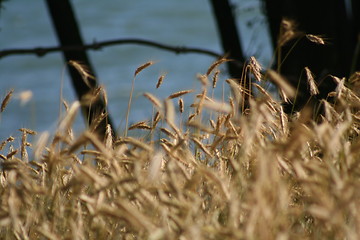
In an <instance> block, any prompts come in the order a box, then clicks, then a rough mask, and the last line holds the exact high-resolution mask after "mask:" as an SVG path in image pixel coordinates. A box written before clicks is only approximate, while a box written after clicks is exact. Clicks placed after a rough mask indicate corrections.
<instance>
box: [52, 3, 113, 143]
mask: <svg viewBox="0 0 360 240" xmlns="http://www.w3.org/2000/svg"><path fill="white" fill-rule="evenodd" d="M46 3H47V7H48V10H49V13H50V15H51V19H52V22H53V25H54V27H55V30H56V34H57V37H58V40H59V42H60V45H61V47H67V46H82V45H83V41H82V38H81V35H80V30H79V27H78V24H77V21H76V18H75V15H74V12H73V9H72V6H71V4H70V1H69V0H46ZM63 55H64V58H65V60H66V62H67V63H69V61H76V62H79V63H81V64H83V65H85V66H86V67H87V70H88V72H89V74H91V75H92V76H95V72H94V70H93V67H92V65H91V63H90V60H89V58H88V56H87V54H86V51H85V50H73V51H63ZM67 69H68V71H69V73H70V77H71V80H72V84H73V86H74V89H75V92H76V94H77V97H78V99H79V101H80V103H81V105H82V110H83V114H84V116H85V118H86V120H87V123H88V124H89V126H91V125H92V124H94V120H95V119H97V118H98V117H99V116H100V115H101V114H105V115H106V116H105V118H103V119H102V120H101V121H100V123H98V126H97V127H96V129H95V132H96V133H97V134H98V136H99V137H100V138H101V139H104V137H105V131H106V125H107V124H110V125H111V126H113V125H112V123H111V121H110V118H109V116H108V115H107V110H106V106H105V103H104V101H103V100H102V99H101V97H99V98H97V100H95V101H94V102H92V103H91V104H86V103H85V104H84V102H85V101H84V99H85V97H87V96H88V95H89V94H92V92H93V91H94V89H95V88H96V87H97V82H96V80H95V78H87V81H86V82H85V81H84V79H83V78H82V75H81V74H80V73H79V71H77V70H76V69H75V68H73V67H71V66H70V65H69V64H67ZM112 129H114V128H113V127H112ZM113 132H114V131H113Z"/></svg>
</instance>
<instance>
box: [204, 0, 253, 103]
mask: <svg viewBox="0 0 360 240" xmlns="http://www.w3.org/2000/svg"><path fill="white" fill-rule="evenodd" d="M210 2H211V5H212V10H213V13H214V15H215V19H216V23H217V27H218V31H219V34H220V37H221V44H222V48H223V50H224V52H225V53H226V54H228V56H227V58H229V59H233V60H235V61H230V62H227V66H228V70H229V74H230V76H231V77H232V78H236V79H239V80H240V79H241V78H242V72H243V69H242V68H243V64H244V63H245V57H244V54H243V50H242V47H241V41H240V37H239V32H238V29H237V27H236V22H235V17H234V14H233V9H232V6H231V5H230V3H229V1H228V0H210ZM241 84H242V87H243V89H245V90H246V92H247V93H248V94H245V95H244V106H245V108H248V107H249V101H248V100H249V94H251V93H250V90H249V89H250V86H249V82H248V81H243V82H241Z"/></svg>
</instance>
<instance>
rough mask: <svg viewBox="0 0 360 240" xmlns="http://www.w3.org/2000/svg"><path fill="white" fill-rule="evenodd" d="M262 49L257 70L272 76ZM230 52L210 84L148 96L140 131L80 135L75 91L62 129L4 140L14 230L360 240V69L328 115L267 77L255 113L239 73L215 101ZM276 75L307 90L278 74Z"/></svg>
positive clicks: (14, 233) (10, 229) (1, 200)
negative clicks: (272, 88)
mask: <svg viewBox="0 0 360 240" xmlns="http://www.w3.org/2000/svg"><path fill="white" fill-rule="evenodd" d="M252 60H253V61H250V65H249V66H247V68H246V69H247V71H250V72H252V74H253V75H254V76H255V77H256V78H257V79H258V80H261V81H264V79H265V76H263V75H262V74H261V73H260V69H259V66H257V64H256V60H255V59H252ZM223 62H224V61H217V62H215V63H214V64H213V65H212V66H210V67H209V69H208V71H207V73H205V74H203V75H199V80H201V82H202V88H201V89H193V90H187V89H185V90H184V89H179V92H177V93H172V94H170V93H169V97H168V98H167V99H158V98H157V97H156V96H154V95H153V94H150V93H146V94H144V95H145V96H144V97H146V98H148V99H149V107H153V108H154V116H149V120H148V121H144V122H139V123H136V124H133V125H131V126H130V127H129V133H131V131H137V132H138V133H137V134H136V136H137V137H129V136H128V134H127V133H126V134H125V136H124V137H119V138H118V139H115V141H113V140H112V136H111V132H110V131H108V134H107V138H106V140H105V141H104V142H101V141H99V139H98V138H97V136H95V135H94V134H93V133H92V132H91V129H89V130H88V131H86V132H83V133H80V134H78V133H75V132H74V131H73V130H72V121H73V119H74V116H75V115H76V114H79V113H77V112H78V110H79V108H80V105H81V103H79V102H75V103H73V104H71V105H70V106H68V107H67V113H66V116H64V118H63V119H61V120H60V123H59V127H58V129H57V131H56V132H52V133H49V132H44V133H35V132H34V131H32V130H30V129H20V132H19V137H9V138H8V139H3V141H2V143H1V144H0V153H1V155H0V158H1V173H0V196H1V197H0V238H1V239H152V240H156V239H184V240H185V239H192V240H195V239H196V240H197V239H219V240H220V239H221V240H224V239H278V240H285V239H354V240H355V239H360V214H359V211H360V210H359V209H360V196H359V195H360V191H359V189H360V141H359V138H358V133H359V123H360V121H359V119H360V114H359V112H358V110H359V107H360V98H359V96H358V93H359V81H360V74H359V73H357V74H354V75H353V76H352V77H351V78H350V79H338V78H336V77H334V81H337V82H338V88H337V89H336V90H335V91H334V92H332V93H331V96H333V97H335V99H336V101H335V102H334V103H330V102H327V101H326V100H324V101H323V105H324V115H322V116H319V117H318V118H317V121H314V120H313V119H314V118H313V112H314V111H315V110H314V109H311V108H305V109H303V110H302V111H301V112H299V113H296V114H293V115H291V116H289V115H287V114H285V113H284V112H283V110H282V106H281V102H280V101H278V100H276V99H274V98H272V96H271V95H270V94H269V93H267V91H266V90H265V89H264V88H262V87H261V85H260V84H259V85H257V84H254V85H253V87H254V88H257V89H258V92H259V96H258V97H256V98H251V99H250V110H247V111H245V112H243V111H242V106H243V100H242V99H243V97H244V95H245V94H246V91H244V89H242V88H241V86H240V85H239V84H238V82H237V81H235V80H232V79H228V80H226V82H227V84H228V85H229V88H230V89H231V96H227V97H225V98H224V99H225V100H224V101H219V100H215V99H213V98H212V94H211V92H212V89H213V87H214V88H215V86H216V81H218V78H219V71H218V66H219V65H220V64H222V63H223ZM150 65H151V64H148V65H146V64H145V65H143V66H145V67H149V66H150ZM145 67H144V68H139V69H137V70H136V74H135V75H137V74H138V73H139V72H140V71H146V69H145ZM265 75H266V77H269V78H270V79H272V80H273V82H275V83H276V84H277V85H278V86H279V87H280V89H281V91H282V94H285V95H287V96H288V98H289V99H291V98H292V97H293V96H292V95H293V94H294V91H295V90H294V89H292V88H291V87H290V86H288V85H287V83H286V81H284V79H282V77H281V76H280V75H278V74H277V73H276V72H275V71H270V70H269V71H267V72H266V74H265ZM162 80H164V81H166V79H161V81H162ZM220 80H221V79H219V81H220ZM243 80H247V79H243ZM221 81H223V80H221ZM160 85H161V83H160V82H159V83H158V86H157V87H161V86H160ZM135 87H136V86H135ZM154 87H155V86H154ZM312 87H313V88H314V87H315V88H316V86H312ZM191 91H194V92H195V93H196V94H197V95H196V98H195V99H194V102H193V104H192V105H191V107H190V113H189V116H185V114H184V113H185V112H183V108H184V107H183V106H184V102H183V100H182V97H183V95H185V94H188V93H189V92H191ZM314 94H316V91H315V92H314ZM8 101H11V93H9V94H8V95H7V97H5V99H4V100H3V102H2V105H1V112H2V113H1V114H6V105H7V102H8ZM130 103H131V101H129V106H130ZM155 113H156V114H155ZM179 119H180V120H179ZM126 132H127V131H126ZM31 135H36V137H33V136H31ZM129 135H131V134H129ZM30 138H31V139H36V140H35V141H32V142H31V143H30V140H29V139H30ZM17 142H21V144H20V145H19V146H18V145H17ZM30 149H31V151H29V150H30ZM28 151H29V154H28Z"/></svg>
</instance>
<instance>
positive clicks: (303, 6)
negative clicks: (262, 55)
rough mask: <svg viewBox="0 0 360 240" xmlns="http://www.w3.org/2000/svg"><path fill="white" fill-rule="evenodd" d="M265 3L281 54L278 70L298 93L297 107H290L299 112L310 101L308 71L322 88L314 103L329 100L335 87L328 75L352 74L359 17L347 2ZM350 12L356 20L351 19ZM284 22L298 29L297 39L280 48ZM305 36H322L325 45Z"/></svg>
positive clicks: (303, 0) (268, 0)
mask: <svg viewBox="0 0 360 240" xmlns="http://www.w3.org/2000/svg"><path fill="white" fill-rule="evenodd" d="M352 2H353V5H356V4H358V3H355V2H358V0H353V1H352ZM264 3H265V8H266V15H267V17H268V22H269V26H270V33H271V39H272V42H273V45H274V49H277V51H278V53H281V54H280V55H277V57H278V58H280V59H278V60H279V61H278V63H280V65H277V66H276V68H277V69H280V73H281V74H283V75H284V76H285V77H287V78H288V80H289V81H290V82H291V83H292V84H293V86H294V87H295V88H298V89H299V95H298V96H297V98H296V103H295V105H296V106H291V109H294V110H298V109H300V108H302V106H303V105H305V104H306V103H307V102H308V101H309V98H310V95H309V91H308V86H307V80H306V77H305V72H304V68H305V67H308V68H309V69H310V70H311V71H312V72H313V73H314V75H315V77H316V80H317V84H318V86H319V91H320V94H319V95H317V96H313V99H314V98H318V99H324V98H326V97H327V95H328V93H329V92H331V91H333V90H334V89H335V87H336V84H335V83H334V82H333V80H332V79H331V78H330V77H327V76H328V75H329V74H331V75H335V76H338V77H340V78H341V77H349V75H350V74H351V66H352V63H353V59H354V52H355V46H356V41H357V36H356V35H357V30H356V28H358V26H359V24H360V23H358V22H356V21H355V19H356V17H357V19H358V16H356V14H355V11H352V10H351V9H350V11H349V9H347V7H346V4H345V0H316V1H313V0H264ZM354 10H355V9H354ZM351 12H353V13H354V15H355V16H351ZM284 18H286V19H290V20H294V22H293V23H291V24H293V25H294V27H296V29H297V30H296V31H297V33H298V35H297V36H296V37H295V38H293V39H292V40H289V41H288V42H286V43H285V44H284V45H282V46H280V45H279V42H278V39H279V36H280V35H281V32H280V25H281V22H282V19H284ZM282 27H286V26H282ZM305 34H312V35H315V36H320V37H322V38H323V39H324V40H325V44H324V45H322V44H317V43H315V42H313V41H310V40H309V39H308V38H307V37H306V35H305ZM279 48H280V49H279ZM279 50H280V51H279ZM293 107H294V108H293Z"/></svg>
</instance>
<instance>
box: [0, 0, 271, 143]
mask: <svg viewBox="0 0 360 240" xmlns="http://www.w3.org/2000/svg"><path fill="white" fill-rule="evenodd" d="M232 2H233V4H234V5H235V12H236V17H237V24H238V28H239V30H240V35H241V38H242V44H243V48H244V50H245V54H246V55H247V56H248V57H250V56H253V55H254V56H256V57H257V58H258V59H259V60H260V62H261V63H262V65H264V66H268V64H269V62H270V58H271V54H272V50H271V49H270V47H269V46H270V40H269V38H268V34H267V25H266V21H265V19H264V16H263V13H262V6H261V3H260V1H259V0H236V1H235V0H234V1H232ZM72 5H73V8H74V10H75V12H76V16H77V20H78V23H79V26H80V28H81V32H82V36H83V40H84V42H85V43H93V42H100V41H104V40H113V39H119V38H133V37H134V38H135V37H136V38H142V39H148V40H152V41H156V42H160V43H164V44H170V45H174V46H188V47H200V48H204V49H209V50H212V51H215V52H218V53H222V50H221V46H220V42H219V36H218V33H217V28H216V25H215V19H214V17H213V15H212V11H211V8H210V4H209V1H208V0H197V1H191V0H183V1H178V0H167V1H163V0H152V1H148V0H136V1H133V0H123V1H97V0H73V1H72ZM50 46H58V43H57V39H56V36H55V32H54V30H53V28H52V24H51V21H50V18H49V15H48V12H47V9H46V5H45V3H44V1H41V0H34V1H31V3H30V1H27V0H9V1H5V2H4V8H3V9H2V10H1V13H0V49H1V50H5V49H12V48H35V47H50ZM88 54H89V56H90V60H91V61H92V63H93V66H94V68H95V71H96V74H97V77H98V81H99V84H101V85H103V86H104V87H105V89H106V91H107V95H108V102H109V112H110V114H111V116H112V118H113V120H114V124H115V126H116V127H117V129H118V130H119V131H122V130H123V128H124V126H125V116H126V110H127V104H128V98H129V93H130V89H131V81H132V79H133V74H134V71H135V69H136V68H137V67H138V66H140V65H142V64H143V63H145V62H147V61H149V60H152V61H155V62H156V64H155V65H153V66H151V67H149V68H147V69H145V70H144V71H143V72H141V73H140V74H139V75H138V77H137V79H136V82H135V92H134V98H133V103H132V107H131V112H130V123H134V122H136V121H141V120H147V119H149V118H151V116H152V105H151V103H150V102H149V101H148V100H147V99H146V98H144V97H143V96H142V94H143V93H144V92H150V93H152V94H154V95H155V96H158V97H159V98H165V97H167V96H168V95H170V94H171V93H173V92H177V91H179V90H185V89H195V90H198V91H200V83H199V82H198V80H197V79H196V75H197V74H198V73H205V72H206V71H207V68H208V67H209V65H210V64H211V63H212V62H213V61H215V59H214V58H212V57H209V56H206V55H200V54H180V55H176V54H174V53H172V52H166V51H163V50H159V49H155V48H151V47H145V46H140V45H117V46H110V47H106V48H103V49H101V50H97V51H92V50H90V51H88ZM222 69H223V73H222V76H221V81H220V82H219V83H218V87H217V89H216V90H215V95H216V97H217V98H221V97H222V94H223V92H225V93H226V92H227V86H226V84H224V80H225V79H226V78H227V75H226V69H225V66H224V67H223V68H222ZM162 74H166V77H165V79H164V82H163V84H162V86H161V87H160V88H159V89H156V88H155V86H156V83H157V79H158V77H159V76H160V75H162ZM0 76H1V81H0V97H1V99H3V97H4V96H5V95H6V93H7V92H8V91H9V90H10V89H14V94H13V97H12V100H11V102H10V103H9V105H8V106H7V108H6V109H5V111H4V112H3V113H2V114H1V115H0V140H3V139H5V138H7V137H8V136H10V135H12V136H18V135H20V132H19V131H18V129H19V128H21V127H26V128H30V129H33V130H35V131H38V132H41V131H46V130H48V131H54V130H55V129H56V127H57V124H58V119H59V114H60V112H59V108H60V99H61V96H62V98H63V99H65V100H66V101H67V102H69V103H71V102H73V101H74V100H75V95H74V91H73V89H72V86H71V84H70V79H69V77H68V75H67V71H66V69H65V65H64V62H63V59H62V55H61V53H49V54H47V55H45V56H44V57H37V56H35V55H13V56H7V57H4V58H1V59H0ZM24 96H31V98H29V99H28V101H27V102H24V101H22V100H24V99H22V97H24ZM184 100H185V105H189V104H190V103H191V102H192V100H193V95H189V96H187V97H186V98H185V99H184ZM75 128H76V130H78V131H81V130H82V129H83V128H84V121H83V119H82V116H81V114H78V117H77V120H76V123H75Z"/></svg>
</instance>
